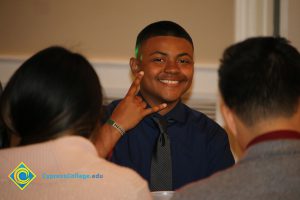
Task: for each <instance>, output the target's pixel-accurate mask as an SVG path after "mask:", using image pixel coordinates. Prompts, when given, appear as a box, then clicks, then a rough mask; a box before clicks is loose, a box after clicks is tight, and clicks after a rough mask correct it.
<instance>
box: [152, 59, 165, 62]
mask: <svg viewBox="0 0 300 200" xmlns="http://www.w3.org/2000/svg"><path fill="white" fill-rule="evenodd" d="M152 61H154V62H163V61H164V60H163V59H162V58H153V60H152Z"/></svg>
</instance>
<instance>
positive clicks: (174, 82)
mask: <svg viewBox="0 0 300 200" xmlns="http://www.w3.org/2000/svg"><path fill="white" fill-rule="evenodd" d="M160 81H161V82H163V83H166V84H170V85H176V84H178V83H179V81H171V80H160Z"/></svg>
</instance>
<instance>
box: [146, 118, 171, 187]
mask: <svg viewBox="0 0 300 200" xmlns="http://www.w3.org/2000/svg"><path fill="white" fill-rule="evenodd" d="M153 121H154V122H155V124H156V125H157V126H158V129H159V132H160V134H159V136H158V139H157V142H156V145H155V146H154V149H153V153H152V160H151V179H150V190H151V191H168V190H172V189H173V187H172V159H171V151H170V140H169V136H168V134H167V126H168V122H167V121H166V120H165V119H162V118H158V117H153Z"/></svg>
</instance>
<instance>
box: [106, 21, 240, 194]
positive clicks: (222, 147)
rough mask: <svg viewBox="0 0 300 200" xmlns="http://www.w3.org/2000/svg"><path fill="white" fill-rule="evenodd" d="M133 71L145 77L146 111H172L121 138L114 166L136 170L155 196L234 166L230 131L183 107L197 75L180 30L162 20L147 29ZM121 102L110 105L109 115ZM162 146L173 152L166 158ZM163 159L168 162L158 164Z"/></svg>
mask: <svg viewBox="0 0 300 200" xmlns="http://www.w3.org/2000/svg"><path fill="white" fill-rule="evenodd" d="M130 67H131V70H132V73H133V75H134V76H136V75H138V73H139V72H140V71H143V72H144V76H143V78H142V80H141V83H140V92H139V94H138V95H139V96H140V97H141V98H142V99H143V100H144V101H145V102H146V103H147V107H154V106H156V105H160V104H163V103H166V104H167V107H166V108H164V109H163V110H160V111H159V112H158V113H154V114H150V115H148V116H146V117H145V118H144V119H143V120H142V121H140V122H139V123H138V124H137V125H136V126H135V127H134V128H132V129H130V130H128V131H127V132H126V134H124V135H123V136H122V137H121V138H120V140H119V141H118V143H117V144H116V146H115V148H114V150H113V153H112V157H111V160H112V161H113V162H115V163H117V164H119V165H123V166H126V167H130V168H132V169H134V170H136V171H137V172H138V173H139V174H140V175H141V176H142V177H144V178H145V179H146V180H147V181H148V183H149V186H150V188H151V190H152V191H155V190H175V189H177V188H179V187H181V186H183V185H185V184H187V183H189V182H192V181H195V180H199V179H202V178H205V177H208V176H209V175H211V174H213V173H214V172H216V171H219V170H222V169H225V168H227V167H229V166H231V165H233V164H234V160H233V156H232V153H231V151H230V146H229V142H228V138H227V135H226V133H225V131H224V130H223V129H222V128H221V127H220V126H219V125H217V124H216V123H215V122H214V121H213V120H211V119H209V118H208V117H207V116H205V115H204V114H202V113H200V112H197V111H195V110H192V109H191V108H189V107H187V106H186V105H184V104H183V103H182V102H181V97H182V95H183V94H184V93H185V92H186V91H187V90H188V89H189V88H190V86H191V84H192V80H193V73H194V47H193V41H192V39H191V37H190V35H189V34H188V33H187V32H186V31H185V30H184V29H183V28H182V27H181V26H179V25H178V24H176V23H174V22H171V21H159V22H155V23H152V24H150V25H148V26H147V27H145V28H144V29H143V30H142V31H141V32H140V33H139V35H138V37H137V41H136V47H135V57H134V58H131V59H130ZM118 103H119V101H115V102H113V103H112V104H111V105H109V109H108V110H109V111H108V112H109V113H111V112H112V111H113V110H114V108H115V107H116V105H118ZM157 119H158V121H165V122H164V123H167V125H166V126H162V125H161V124H162V123H159V124H158V123H157V122H156V120H157ZM164 134H166V135H164ZM158 140H159V141H158ZM159 142H160V143H159ZM160 145H161V148H163V149H165V148H166V147H167V150H162V151H168V155H167V156H166V154H165V153H160V152H161V149H160V150H158V149H159V148H158V146H159V147H160ZM154 154H155V155H154ZM162 154H164V155H163V156H162ZM164 156H166V158H163V159H161V158H162V157H164ZM159 160H163V161H162V162H163V163H161V164H157V163H160V162H161V161H159ZM154 169H156V172H155V170H154ZM157 171H159V172H158V174H157ZM165 174H168V175H167V177H165V178H163V176H165ZM163 179H164V180H163ZM165 179H167V180H165Z"/></svg>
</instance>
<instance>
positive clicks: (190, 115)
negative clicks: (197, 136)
mask: <svg viewBox="0 0 300 200" xmlns="http://www.w3.org/2000/svg"><path fill="white" fill-rule="evenodd" d="M183 105H184V109H185V111H186V113H187V123H189V124H193V125H195V126H196V128H198V129H200V130H205V131H209V132H211V131H212V132H214V131H217V132H222V133H223V132H224V129H223V128H222V127H221V126H220V125H219V124H218V123H217V122H215V121H214V120H213V119H211V118H209V117H208V116H207V115H205V114H204V113H202V112H200V111H197V110H195V109H192V108H190V107H189V106H187V105H185V104H183ZM224 133H225V132H224Z"/></svg>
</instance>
